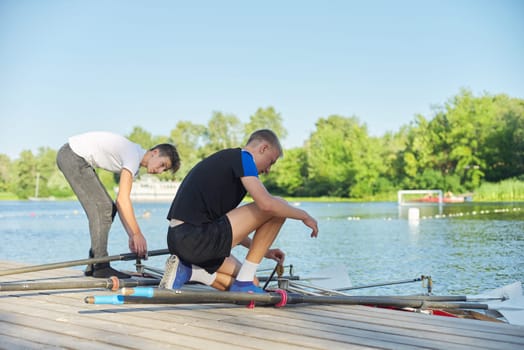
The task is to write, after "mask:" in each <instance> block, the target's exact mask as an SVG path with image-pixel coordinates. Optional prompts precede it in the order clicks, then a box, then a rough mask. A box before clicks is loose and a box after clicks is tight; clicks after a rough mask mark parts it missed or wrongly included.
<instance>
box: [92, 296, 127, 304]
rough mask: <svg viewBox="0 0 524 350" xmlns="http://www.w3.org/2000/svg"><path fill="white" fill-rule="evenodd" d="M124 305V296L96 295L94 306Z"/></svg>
mask: <svg viewBox="0 0 524 350" xmlns="http://www.w3.org/2000/svg"><path fill="white" fill-rule="evenodd" d="M123 303H124V296H123V295H95V296H94V297H93V304H113V305H120V304H123Z"/></svg>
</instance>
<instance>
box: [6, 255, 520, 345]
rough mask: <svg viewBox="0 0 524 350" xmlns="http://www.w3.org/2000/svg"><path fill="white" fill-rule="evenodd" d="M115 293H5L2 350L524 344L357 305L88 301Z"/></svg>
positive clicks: (70, 273)
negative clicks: (86, 300) (5, 349)
mask: <svg viewBox="0 0 524 350" xmlns="http://www.w3.org/2000/svg"><path fill="white" fill-rule="evenodd" d="M0 265H2V266H4V267H5V266H15V267H16V266H17V265H22V266H23V264H15V263H11V262H6V263H4V264H2V262H0ZM5 277H6V278H2V280H3V282H4V281H7V280H10V281H20V280H23V281H25V280H26V279H32V280H42V281H44V280H45V281H48V280H55V279H56V280H57V281H58V280H60V281H63V280H82V279H86V280H89V279H90V278H88V277H84V276H83V273H82V271H80V270H71V269H57V270H52V271H38V272H34V273H28V274H23V275H19V276H5ZM7 277H9V278H7ZM188 287H189V288H193V287H192V286H188ZM110 293H111V292H110V291H108V290H103V289H83V290H54V291H23V292H0V327H1V329H0V344H1V345H0V348H1V347H3V346H4V345H3V344H9V348H13V349H18V348H24V349H25V348H29V349H37V348H38V349H41V348H46V347H47V348H50V349H53V348H80V349H92V348H96V349H100V348H110V349H111V348H114V349H129V348H155V349H157V348H158V349H170V348H184V349H206V350H207V349H268V348H269V349H271V348H275V349H286V350H298V349H301V350H310V349H311V350H313V349H379V348H380V349H383V348H388V349H389V348H402V349H457V350H462V349H470V348H472V346H473V347H475V348H476V349H495V348H496V349H514V348H516V349H520V348H524V327H522V326H512V325H508V324H498V323H492V322H486V321H478V320H467V319H458V318H457V319H456V318H447V317H437V316H428V315H423V314H417V313H409V312H401V311H396V310H388V309H381V308H372V307H366V306H358V305H353V306H349V305H306V304H300V305H289V306H287V307H285V308H280V309H279V308H273V307H255V309H247V308H246V307H245V306H236V305H231V304H227V305H226V304H213V305H203V304H189V305H140V304H138V305H132V304H125V305H92V304H89V305H88V304H85V303H84V301H83V300H84V298H85V297H86V296H88V295H100V294H110ZM6 346H7V345H6Z"/></svg>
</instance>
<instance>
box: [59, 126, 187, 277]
mask: <svg viewBox="0 0 524 350" xmlns="http://www.w3.org/2000/svg"><path fill="white" fill-rule="evenodd" d="M56 161H57V165H58V168H59V169H60V171H62V173H63V174H64V176H65V178H66V179H67V181H68V182H69V184H70V185H71V188H72V189H73V191H74V193H75V194H76V196H77V197H78V200H79V201H80V203H81V204H82V207H83V208H84V210H85V212H86V214H87V218H88V220H89V233H90V234H91V249H90V251H89V256H90V257H91V258H100V257H104V256H108V252H107V240H108V235H109V230H110V228H111V224H112V223H113V219H114V217H115V215H116V213H117V212H118V214H119V216H120V220H121V221H122V224H123V225H124V228H125V230H126V232H127V234H128V236H129V249H130V251H131V252H133V253H136V254H138V256H142V257H143V256H145V255H146V254H147V242H146V239H145V237H144V235H143V234H142V231H141V230H140V227H139V226H138V222H137V220H136V217H135V213H134V210H133V206H132V203H131V196H130V194H131V187H132V185H133V178H134V177H135V176H136V175H137V174H138V170H139V169H140V167H145V168H147V172H148V173H149V174H160V173H162V172H164V171H166V170H171V171H173V172H176V171H177V170H178V168H179V167H180V158H179V156H178V152H177V149H176V147H175V146H173V145H171V144H159V145H156V146H155V147H153V148H151V149H150V150H145V149H143V148H142V147H141V146H140V145H138V144H136V143H133V142H131V141H129V140H128V139H127V138H125V137H123V136H121V135H118V134H114V133H110V132H105V131H95V132H88V133H84V134H80V135H76V136H72V137H70V138H69V140H68V143H66V144H65V145H63V146H62V148H60V150H59V151H58V154H57V158H56ZM96 168H100V169H104V170H107V171H110V172H113V173H116V174H120V182H119V190H118V196H117V198H116V201H115V202H113V200H112V198H111V197H110V196H109V194H108V193H107V190H106V189H105V188H104V186H103V185H102V182H101V181H100V179H99V178H98V175H97V174H96V172H95V169H96ZM85 274H86V276H93V277H98V278H108V277H111V276H116V277H118V278H129V277H130V276H129V275H128V274H125V273H122V272H120V271H117V270H115V269H113V268H112V267H111V266H110V264H109V262H106V263H98V264H94V265H89V266H88V267H87V269H86V271H85Z"/></svg>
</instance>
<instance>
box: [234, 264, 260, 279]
mask: <svg viewBox="0 0 524 350" xmlns="http://www.w3.org/2000/svg"><path fill="white" fill-rule="evenodd" d="M257 268H258V264H255V263H252V262H251V261H248V260H245V261H244V263H243V264H242V267H241V268H240V271H238V275H237V277H236V280H237V281H239V282H240V281H241V282H248V281H249V282H252V281H253V280H254V279H255V274H256V273H257Z"/></svg>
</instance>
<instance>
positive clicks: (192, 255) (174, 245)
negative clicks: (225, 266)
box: [167, 215, 233, 273]
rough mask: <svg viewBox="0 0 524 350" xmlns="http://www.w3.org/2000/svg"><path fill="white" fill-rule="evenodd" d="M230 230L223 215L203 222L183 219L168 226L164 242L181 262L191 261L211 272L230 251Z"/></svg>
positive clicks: (231, 239) (231, 238)
mask: <svg viewBox="0 0 524 350" xmlns="http://www.w3.org/2000/svg"><path fill="white" fill-rule="evenodd" d="M232 242H233V232H232V230H231V224H230V222H229V219H228V218H227V216H226V215H224V216H222V217H221V218H219V219H217V220H215V221H214V222H211V223H208V224H203V225H199V226H196V225H192V224H189V223H183V224H180V225H178V226H175V227H169V230H168V232H167V246H168V248H169V252H170V253H171V254H175V255H177V256H178V257H179V258H180V260H182V261H183V262H185V263H189V264H194V265H197V266H200V267H202V268H204V269H205V270H206V271H207V272H209V273H213V272H215V271H216V270H218V268H219V267H220V266H221V265H222V263H223V262H224V260H225V258H227V257H228V256H229V255H230V254H231V244H232Z"/></svg>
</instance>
